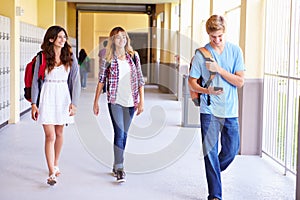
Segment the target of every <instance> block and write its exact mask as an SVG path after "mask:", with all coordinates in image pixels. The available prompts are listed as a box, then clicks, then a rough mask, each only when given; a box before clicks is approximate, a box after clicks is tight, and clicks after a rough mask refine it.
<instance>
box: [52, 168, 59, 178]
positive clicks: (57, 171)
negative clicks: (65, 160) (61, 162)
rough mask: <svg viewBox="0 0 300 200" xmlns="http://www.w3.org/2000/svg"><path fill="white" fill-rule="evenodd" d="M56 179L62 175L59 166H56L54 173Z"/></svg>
mask: <svg viewBox="0 0 300 200" xmlns="http://www.w3.org/2000/svg"><path fill="white" fill-rule="evenodd" d="M53 174H55V176H56V177H58V176H59V175H60V171H59V168H58V166H54V173H53Z"/></svg>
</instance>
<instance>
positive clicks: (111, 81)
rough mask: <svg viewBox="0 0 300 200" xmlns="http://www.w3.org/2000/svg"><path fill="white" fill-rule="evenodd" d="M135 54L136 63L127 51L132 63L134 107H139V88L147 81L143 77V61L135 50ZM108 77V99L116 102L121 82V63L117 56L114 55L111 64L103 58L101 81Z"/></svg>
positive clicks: (131, 80) (103, 81) (128, 58)
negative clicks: (119, 63)
mask: <svg viewBox="0 0 300 200" xmlns="http://www.w3.org/2000/svg"><path fill="white" fill-rule="evenodd" d="M134 56H135V60H136V64H135V63H134V62H133V60H132V58H131V57H130V54H128V53H127V52H126V60H127V62H128V63H129V65H130V74H131V75H130V82H131V91H132V97H133V102H134V107H137V104H138V103H139V88H140V87H141V86H144V85H145V81H144V78H143V74H142V69H141V62H140V58H139V55H138V53H137V52H135V54H134ZM106 79H108V82H107V101H108V103H112V104H115V102H116V98H117V90H118V83H119V65H118V61H117V57H114V58H113V59H112V61H111V63H110V64H109V63H107V62H106V61H105V60H103V62H102V64H101V66H100V72H99V82H100V83H105V81H106Z"/></svg>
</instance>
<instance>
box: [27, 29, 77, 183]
mask: <svg viewBox="0 0 300 200" xmlns="http://www.w3.org/2000/svg"><path fill="white" fill-rule="evenodd" d="M67 39H68V35H67V32H66V30H65V29H64V28H62V27H60V26H51V27H49V28H48V30H47V32H46V34H45V36H44V39H43V43H42V45H41V48H42V50H43V52H44V53H45V55H46V61H47V66H46V71H45V78H44V81H43V82H42V87H41V88H42V89H41V93H40V96H39V89H38V67H35V70H34V75H33V81H32V91H31V96H32V104H31V117H32V119H33V120H35V121H37V122H38V123H40V124H42V126H43V128H44V132H45V154H46V161H47V165H48V170H49V174H48V175H49V177H48V179H47V183H48V184H49V185H54V184H55V183H56V181H57V178H56V177H57V176H59V175H60V170H59V167H58V165H59V157H60V153H61V149H62V145H63V131H64V125H65V124H70V123H74V115H75V113H76V106H77V105H78V100H79V96H80V79H79V76H80V75H79V67H78V63H77V59H76V57H75V55H74V54H73V53H72V48H71V46H70V45H69V44H68V42H67ZM38 62H39V59H37V61H36V65H35V66H39V63H38ZM38 103H39V104H38ZM37 105H39V106H37Z"/></svg>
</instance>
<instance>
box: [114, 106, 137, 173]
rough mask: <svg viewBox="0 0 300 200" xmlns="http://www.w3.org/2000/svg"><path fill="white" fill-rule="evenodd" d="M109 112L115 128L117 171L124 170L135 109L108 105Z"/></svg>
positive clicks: (115, 165)
mask: <svg viewBox="0 0 300 200" xmlns="http://www.w3.org/2000/svg"><path fill="white" fill-rule="evenodd" d="M108 110H109V114H110V118H111V121H112V125H113V128H114V166H113V168H114V169H115V170H118V169H123V168H124V166H123V163H124V150H125V146H126V141H127V134H128V130H129V127H130V124H131V121H132V118H133V115H134V107H124V106H121V105H119V104H111V103H109V104H108Z"/></svg>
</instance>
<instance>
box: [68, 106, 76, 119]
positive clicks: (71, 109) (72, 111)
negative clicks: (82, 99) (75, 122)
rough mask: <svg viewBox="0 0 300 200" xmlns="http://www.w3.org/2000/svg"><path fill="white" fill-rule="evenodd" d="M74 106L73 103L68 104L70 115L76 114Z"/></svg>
mask: <svg viewBox="0 0 300 200" xmlns="http://www.w3.org/2000/svg"><path fill="white" fill-rule="evenodd" d="M76 110H77V109H76V106H75V105H74V104H72V103H71V104H70V106H69V113H70V116H74V115H75V114H76Z"/></svg>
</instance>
